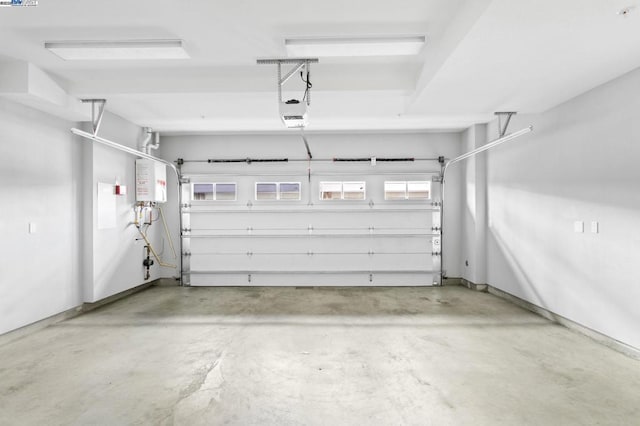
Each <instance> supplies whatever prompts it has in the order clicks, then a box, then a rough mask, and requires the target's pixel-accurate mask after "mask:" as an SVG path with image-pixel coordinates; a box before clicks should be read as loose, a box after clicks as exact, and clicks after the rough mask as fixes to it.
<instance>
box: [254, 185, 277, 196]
mask: <svg viewBox="0 0 640 426" xmlns="http://www.w3.org/2000/svg"><path fill="white" fill-rule="evenodd" d="M275 199H277V185H276V184H275V183H256V200H275Z"/></svg>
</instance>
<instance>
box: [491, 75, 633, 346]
mask: <svg viewBox="0 0 640 426" xmlns="http://www.w3.org/2000/svg"><path fill="white" fill-rule="evenodd" d="M639 112H640V70H636V71H633V72H632V73H630V74H627V75H625V76H623V77H621V78H618V79H616V80H614V81H612V82H609V83H607V84H605V85H603V86H601V87H598V88H596V89H594V90H592V91H590V92H588V93H585V94H583V95H581V96H579V97H577V98H575V99H573V100H571V101H569V102H567V103H565V104H563V105H561V106H558V107H556V108H554V109H552V110H550V111H547V112H545V113H543V114H540V115H528V116H517V117H516V118H515V119H514V120H513V122H512V124H511V127H510V129H511V130H517V129H520V128H522V127H524V126H526V125H529V124H533V125H534V127H535V130H534V133H531V134H529V135H527V136H523V137H522V140H518V141H514V142H510V143H508V144H506V145H502V146H501V147H499V148H497V149H495V150H494V151H492V152H491V153H490V154H489V158H488V187H487V190H488V195H487V197H488V198H487V201H488V204H487V206H488V227H487V244H488V262H487V266H488V269H487V282H488V283H489V284H490V285H492V286H495V287H497V288H499V289H501V290H504V291H506V292H508V293H511V294H513V295H516V296H518V297H520V298H523V299H525V300H527V301H529V302H531V303H534V304H536V305H538V306H542V307H544V308H546V309H548V310H550V311H552V312H554V313H556V314H559V315H561V316H564V317H566V318H568V319H570V320H573V321H575V322H577V323H579V324H582V325H584V326H586V327H588V328H591V329H593V330H596V331H598V332H600V333H603V334H605V335H608V336H610V337H612V338H614V339H617V340H619V341H621V342H623V343H626V344H628V345H631V346H633V347H635V348H640V309H639V306H640V305H639V301H640V283H639V281H638V264H640V190H639V189H638V185H639V184H640V167H638V161H639V159H640V120H638V113H639ZM496 133H497V130H496V126H495V123H493V124H492V125H491V126H490V128H489V132H488V134H489V135H495V134H496ZM574 221H584V222H585V228H586V230H585V233H574V230H573V224H574ZM591 221H598V222H599V224H600V231H599V233H597V234H595V233H590V231H589V224H590V222H591Z"/></svg>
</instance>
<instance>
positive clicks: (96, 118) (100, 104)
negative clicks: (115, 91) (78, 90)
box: [82, 99, 107, 135]
mask: <svg viewBox="0 0 640 426" xmlns="http://www.w3.org/2000/svg"><path fill="white" fill-rule="evenodd" d="M82 103H85V104H87V103H90V104H91V128H92V129H93V134H94V135H97V134H98V130H100V124H102V117H103V116H104V106H105V104H106V103H107V100H106V99H82ZM96 107H97V110H96Z"/></svg>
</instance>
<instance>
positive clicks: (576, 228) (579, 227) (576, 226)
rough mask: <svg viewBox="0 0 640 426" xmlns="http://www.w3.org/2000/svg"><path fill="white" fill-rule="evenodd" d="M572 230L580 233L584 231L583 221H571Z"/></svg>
mask: <svg viewBox="0 0 640 426" xmlns="http://www.w3.org/2000/svg"><path fill="white" fill-rule="evenodd" d="M573 232H575V233H576V234H582V233H583V232H584V222H583V221H581V220H576V221H575V222H573Z"/></svg>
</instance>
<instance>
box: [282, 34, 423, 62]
mask: <svg viewBox="0 0 640 426" xmlns="http://www.w3.org/2000/svg"><path fill="white" fill-rule="evenodd" d="M425 42H426V37H425V36H423V35H418V36H386V37H304V38H302V37H301V38H288V39H285V41H284V44H285V47H286V49H287V55H288V56H290V57H323V56H324V57H326V56H395V55H417V54H418V53H419V52H420V50H421V49H422V47H423V46H424V44H425Z"/></svg>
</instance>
